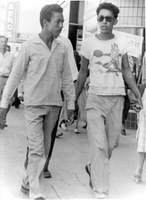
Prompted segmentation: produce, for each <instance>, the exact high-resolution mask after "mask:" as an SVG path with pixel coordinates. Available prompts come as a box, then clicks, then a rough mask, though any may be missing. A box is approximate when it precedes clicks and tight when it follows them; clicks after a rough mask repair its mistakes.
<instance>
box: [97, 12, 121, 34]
mask: <svg viewBox="0 0 146 200" xmlns="http://www.w3.org/2000/svg"><path fill="white" fill-rule="evenodd" d="M97 22H98V25H99V29H100V32H101V33H111V32H112V29H113V25H115V24H116V23H117V19H115V18H114V16H113V13H112V12H111V11H110V10H107V9H102V10H100V12H99V15H98V16H97Z"/></svg>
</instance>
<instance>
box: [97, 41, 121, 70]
mask: <svg viewBox="0 0 146 200" xmlns="http://www.w3.org/2000/svg"><path fill="white" fill-rule="evenodd" d="M93 55H94V56H95V57H96V58H101V57H102V56H107V57H110V60H109V62H106V63H102V62H101V61H97V62H95V64H98V66H99V65H100V66H102V67H104V68H105V69H107V70H106V72H115V73H117V72H121V71H122V70H121V68H120V62H119V57H120V56H121V54H120V53H119V48H118V45H117V44H115V43H113V44H112V45H111V52H110V53H103V52H102V51H101V50H95V51H94V53H93ZM99 71H100V72H105V70H103V69H101V68H100V69H99Z"/></svg>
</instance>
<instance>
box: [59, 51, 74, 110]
mask: <svg viewBox="0 0 146 200" xmlns="http://www.w3.org/2000/svg"><path fill="white" fill-rule="evenodd" d="M65 49H66V48H65ZM62 91H63V94H64V98H65V100H66V101H67V108H68V109H72V110H74V109H75V105H74V102H75V87H74V83H73V78H72V74H71V69H70V67H69V63H68V53H67V49H66V50H65V54H64V65H63V71H62Z"/></svg>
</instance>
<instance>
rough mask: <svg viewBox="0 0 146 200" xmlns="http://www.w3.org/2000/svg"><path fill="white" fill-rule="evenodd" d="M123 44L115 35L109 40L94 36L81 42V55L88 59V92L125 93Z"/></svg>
mask: <svg viewBox="0 0 146 200" xmlns="http://www.w3.org/2000/svg"><path fill="white" fill-rule="evenodd" d="M124 53H125V46H124V44H122V41H120V40H118V37H117V36H115V37H114V38H113V39H110V40H99V39H97V38H96V36H92V37H90V38H88V39H86V40H85V41H84V42H83V44H82V49H81V55H82V56H84V57H85V58H86V59H88V60H89V70H90V87H89V93H94V94H98V95H125V86H124V81H123V77H122V67H121V60H122V55H123V54H124Z"/></svg>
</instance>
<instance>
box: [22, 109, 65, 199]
mask: <svg viewBox="0 0 146 200" xmlns="http://www.w3.org/2000/svg"><path fill="white" fill-rule="evenodd" d="M60 109H61V107H59V106H45V105H42V106H25V121H26V128H27V142H28V144H27V145H28V148H29V153H28V167H27V171H26V173H27V174H26V176H25V177H24V179H23V183H22V184H23V186H24V187H28V186H29V190H30V192H29V195H30V198H37V197H40V196H41V197H42V196H44V195H43V193H42V188H41V177H42V172H43V169H44V164H45V162H46V156H48V154H49V151H50V147H51V140H52V130H53V129H54V127H55V124H56V122H57V120H58V118H59V113H60Z"/></svg>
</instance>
